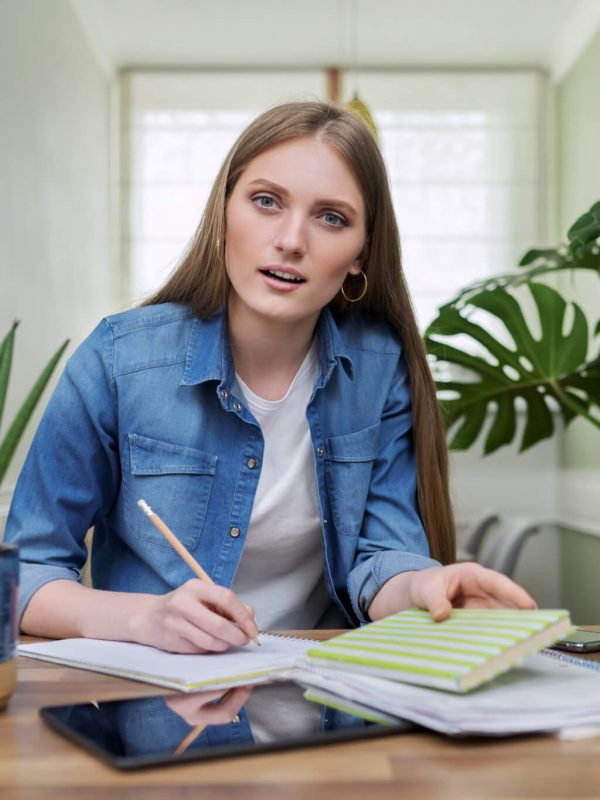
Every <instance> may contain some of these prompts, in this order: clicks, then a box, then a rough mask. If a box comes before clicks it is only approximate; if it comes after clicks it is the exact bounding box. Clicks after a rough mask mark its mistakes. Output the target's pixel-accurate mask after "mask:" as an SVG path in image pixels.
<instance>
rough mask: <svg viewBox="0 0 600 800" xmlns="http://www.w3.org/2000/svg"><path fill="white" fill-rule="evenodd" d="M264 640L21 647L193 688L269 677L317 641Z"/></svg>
mask: <svg viewBox="0 0 600 800" xmlns="http://www.w3.org/2000/svg"><path fill="white" fill-rule="evenodd" d="M260 642H261V646H260V647H257V646H256V645H255V644H252V643H250V644H248V645H246V646H245V647H236V648H232V649H231V650H228V651H227V652H226V653H215V654H212V653H211V654H202V655H181V654H177V653H165V652H164V651H162V650H157V649H156V648H154V647H147V646H146V645H141V644H132V643H130V642H110V641H105V640H103V639H59V640H56V641H51V642H41V643H38V644H25V645H19V647H18V653H19V655H22V656H27V657H29V658H37V659H40V660H42V661H52V662H55V663H57V664H65V665H66V666H69V667H76V668H79V669H88V670H92V671H93V672H104V673H107V674H109V675H118V676H120V677H123V678H131V679H132V680H139V681H145V682H147V683H154V684H157V685H158V686H166V687H168V688H173V689H180V690H182V691H186V692H189V691H193V690H194V689H201V688H204V687H206V686H219V687H227V686H239V685H242V684H246V683H258V682H260V681H264V680H266V679H268V676H269V675H271V674H273V673H275V672H279V671H281V670H284V669H287V668H289V667H292V666H293V665H294V663H295V660H296V658H297V657H299V656H301V655H302V654H303V653H305V652H306V650H307V649H308V648H309V647H310V645H311V644H312V642H311V641H309V640H306V639H295V638H288V637H285V636H274V635H270V634H265V633H261V635H260Z"/></svg>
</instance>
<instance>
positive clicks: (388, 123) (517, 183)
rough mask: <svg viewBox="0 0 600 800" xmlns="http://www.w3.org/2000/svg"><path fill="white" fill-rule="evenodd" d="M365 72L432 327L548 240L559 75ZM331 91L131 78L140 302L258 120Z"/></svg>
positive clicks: (275, 80)
mask: <svg viewBox="0 0 600 800" xmlns="http://www.w3.org/2000/svg"><path fill="white" fill-rule="evenodd" d="M357 81H358V86H359V88H360V95H361V97H362V99H363V100H364V101H365V102H367V103H368V105H369V107H370V109H371V111H372V112H373V116H374V118H375V121H376V124H377V126H378V130H379V137H380V143H381V147H382V151H383V154H384V158H385V160H386V162H387V165H388V169H389V173H390V181H391V188H392V195H393V199H394V205H395V208H396V215H397V219H398V224H399V228H400V236H401V241H402V248H403V263H404V269H405V272H406V276H407V280H408V284H409V287H410V290H411V293H412V297H413V301H414V304H415V308H416V312H417V316H418V319H419V322H420V324H421V325H422V326H423V327H424V326H425V325H426V324H427V323H428V322H429V321H430V320H431V319H432V318H433V316H434V314H435V309H436V307H437V306H438V305H439V304H441V303H442V302H444V301H446V300H447V299H449V298H450V297H451V296H452V294H453V293H454V292H455V291H456V290H457V289H459V288H460V287H461V286H464V285H465V284H467V283H469V282H471V281H473V280H475V279H477V278H479V277H483V276H485V275H489V274H494V273H497V272H504V271H508V270H510V269H511V268H512V267H513V266H515V264H516V262H517V260H518V258H519V257H520V255H521V254H522V252H523V251H524V250H525V249H526V248H527V247H529V246H531V245H532V244H535V243H536V242H539V243H543V241H544V239H545V238H546V233H547V231H546V225H545V222H546V221H545V206H544V203H543V202H542V201H543V198H544V197H545V196H546V190H545V188H546V187H545V182H546V175H545V172H546V170H545V164H544V153H545V146H544V131H545V129H546V126H545V124H544V98H545V91H546V83H545V78H544V76H543V75H541V73H538V72H533V71H515V72H511V71H506V72H470V71H459V72H448V73H439V72H393V71H370V72H368V71H364V72H361V73H360V74H358V75H357ZM269 87H276V91H275V92H274V91H273V89H272V88H269ZM324 91H325V74H324V73H323V72H318V71H314V72H301V71H297V72H294V71H290V72H285V71H284V72H281V73H279V72H278V73H271V72H261V71H256V72H254V73H251V72H248V71H247V72H244V73H238V72H227V73H208V72H199V73H183V74H181V73H152V72H143V73H142V72H140V73H135V72H133V73H129V74H127V75H126V76H125V77H124V78H123V80H122V114H121V118H122V129H121V130H122V139H121V141H122V153H123V158H122V208H123V219H122V255H123V262H124V266H125V269H126V271H127V274H128V276H129V279H128V284H129V289H128V293H127V295H128V296H126V297H125V298H124V299H125V300H126V301H131V300H137V299H139V298H140V297H141V296H143V295H144V294H147V293H148V292H150V291H151V290H153V289H155V288H157V287H158V286H159V285H160V284H161V282H162V281H163V280H164V278H165V277H166V275H167V274H168V272H169V271H170V270H171V269H172V268H173V266H174V265H175V264H176V262H177V260H178V258H179V256H180V255H181V252H182V251H183V249H184V248H185V245H186V243H187V242H188V240H189V239H190V237H191V236H192V234H193V232H194V230H195V228H196V226H197V223H198V221H199V219H200V215H201V212H202V209H203V206H204V203H205V202H206V197H207V194H208V191H209V188H210V185H211V183H212V180H213V178H214V176H215V175H216V173H217V170H218V168H219V166H220V163H221V161H222V160H223V158H224V156H225V154H226V152H227V150H228V149H229V147H230V146H231V144H232V143H233V141H234V140H235V138H236V137H237V135H238V133H239V132H240V131H241V130H242V129H243V128H244V127H245V125H246V124H247V123H248V122H249V120H250V119H252V118H253V117H254V116H255V115H256V114H257V113H258V112H260V111H261V110H263V109H264V108H266V107H268V106H269V105H273V104H274V103H276V102H281V101H284V100H289V99H306V98H313V99H314V98H316V97H323V96H324Z"/></svg>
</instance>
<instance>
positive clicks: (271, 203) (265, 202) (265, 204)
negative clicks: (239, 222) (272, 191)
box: [252, 194, 277, 208]
mask: <svg viewBox="0 0 600 800" xmlns="http://www.w3.org/2000/svg"><path fill="white" fill-rule="evenodd" d="M252 202H253V203H255V205H257V206H258V207H259V208H275V206H276V205H277V204H276V202H275V198H274V197H271V196H270V195H268V194H257V195H255V196H254V197H253V198H252Z"/></svg>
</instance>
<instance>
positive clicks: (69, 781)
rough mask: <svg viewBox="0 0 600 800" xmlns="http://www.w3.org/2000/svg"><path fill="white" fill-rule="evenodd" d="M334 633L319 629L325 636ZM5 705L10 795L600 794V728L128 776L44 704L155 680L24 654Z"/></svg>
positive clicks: (408, 739) (131, 689) (399, 743)
mask: <svg viewBox="0 0 600 800" xmlns="http://www.w3.org/2000/svg"><path fill="white" fill-rule="evenodd" d="M326 636H327V634H326V633H324V634H323V636H322V638H325V637H326ZM18 667H19V680H18V687H17V691H16V693H15V694H14V695H13V697H12V699H11V701H10V703H9V706H8V710H7V711H6V712H4V713H2V714H0V798H2V800H42V799H43V800H55V799H56V800H62V799H63V798H64V800H75V798H77V800H88V799H89V800H95V799H96V798H98V799H100V798H102V800H104V799H105V798H106V799H107V800H108V799H109V798H110V800H119V798H127V799H129V798H131V800H133V799H134V798H135V800H166V799H167V798H186V800H188V799H189V800H192V798H193V799H194V800H203V799H204V798H210V799H211V800H222V799H223V798H228V800H229V799H230V798H231V799H232V800H238V799H239V800H257V799H258V798H260V800H271V799H273V800H297V799H299V798H306V799H307V800H333V798H336V799H337V798H340V800H387V798H390V799H391V798H394V800H438V798H439V800H442V799H443V800H453V799H454V798H457V800H508V799H509V798H529V799H530V800H531V799H533V798H535V800H557V799H558V798H569V800H576V799H577V798H580V799H581V800H583V798H586V800H590V799H591V798H600V736H598V737H596V738H592V739H584V740H581V741H576V742H572V741H559V740H557V739H554V738H551V737H546V736H530V737H515V738H510V739H500V740H497V741H496V740H489V739H479V740H453V739H449V738H446V737H443V736H438V735H435V734H432V733H421V732H419V733H403V734H398V735H396V736H390V737H384V738H380V739H374V740H371V741H368V740H365V741H362V742H361V741H357V742H351V743H345V744H338V745H329V746H327V747H323V748H309V749H302V750H297V751H287V752H286V751H284V752H279V753H271V754H265V755H256V756H246V757H240V758H236V759H224V760H220V761H214V762H212V763H211V762H205V763H196V764H193V763H192V764H182V765H180V766H171V767H166V768H162V769H150V770H141V771H136V772H131V773H120V772H118V771H115V770H112V769H111V768H109V767H107V766H105V765H104V764H102V763H101V762H100V761H98V760H97V759H95V758H94V757H92V756H91V755H88V754H87V753H86V752H85V751H83V750H81V749H79V748H78V747H76V746H74V745H72V744H71V743H69V742H68V741H67V740H65V739H63V738H62V737H61V736H59V735H58V734H56V733H54V732H53V731H51V730H50V729H49V728H48V727H47V726H46V725H45V724H44V723H43V722H42V721H41V719H40V718H39V716H38V709H39V708H40V707H41V706H43V705H56V704H59V703H73V702H80V701H85V700H89V699H90V697H91V696H94V697H95V698H96V699H98V700H110V699H117V698H123V697H139V696H143V695H151V694H160V693H162V692H163V690H162V689H160V688H159V687H152V686H148V685H146V684H142V683H134V682H132V681H126V680H122V679H120V678H112V677H110V676H107V675H100V674H95V673H91V672H85V671H83V670H75V669H70V668H67V667H61V666H57V665H54V664H48V663H45V662H42V661H33V660H31V659H26V658H20V659H19V665H18Z"/></svg>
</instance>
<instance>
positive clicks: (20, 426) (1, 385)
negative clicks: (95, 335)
mask: <svg viewBox="0 0 600 800" xmlns="http://www.w3.org/2000/svg"><path fill="white" fill-rule="evenodd" d="M18 325H19V323H18V322H14V323H13V325H12V327H11V329H10V330H9V332H8V333H7V335H6V336H5V338H4V340H3V341H2V344H0V424H1V423H2V415H3V412H4V403H5V401H6V394H7V391H8V382H9V378H10V372H11V366H12V358H13V350H14V345H15V334H16V331H17V327H18ZM68 343H69V340H68V339H67V340H66V341H65V342H63V343H62V344H61V346H60V347H59V348H58V350H57V351H56V353H55V354H54V355H53V356H52V358H51V359H50V361H49V362H48V363H47V364H46V366H45V367H44V369H43V371H42V373H41V374H40V376H39V378H38V379H37V381H36V382H35V383H34V385H33V387H32V389H31V391H30V392H29V394H28V395H27V397H26V398H25V400H24V401H23V403H22V405H21V407H20V408H19V410H18V411H17V414H16V416H15V418H14V420H13V421H12V423H11V425H10V427H9V428H8V430H7V431H6V434H5V435H4V437H3V438H2V439H0V483H2V479H3V478H4V475H5V473H6V470H7V469H8V466H9V464H10V462H11V459H12V457H13V455H14V452H15V450H16V449H17V445H18V444H19V441H20V439H21V436H22V435H23V431H24V430H25V427H26V425H27V423H28V422H29V419H30V417H31V415H32V414H33V411H34V409H35V407H36V405H37V403H38V401H39V399H40V397H41V395H42V392H43V391H44V389H45V388H46V384H47V383H48V381H49V380H50V376H51V375H52V373H53V372H54V369H55V367H56V365H57V364H58V362H59V360H60V357H61V356H62V354H63V352H64V351H65V348H66V346H67V345H68Z"/></svg>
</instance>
